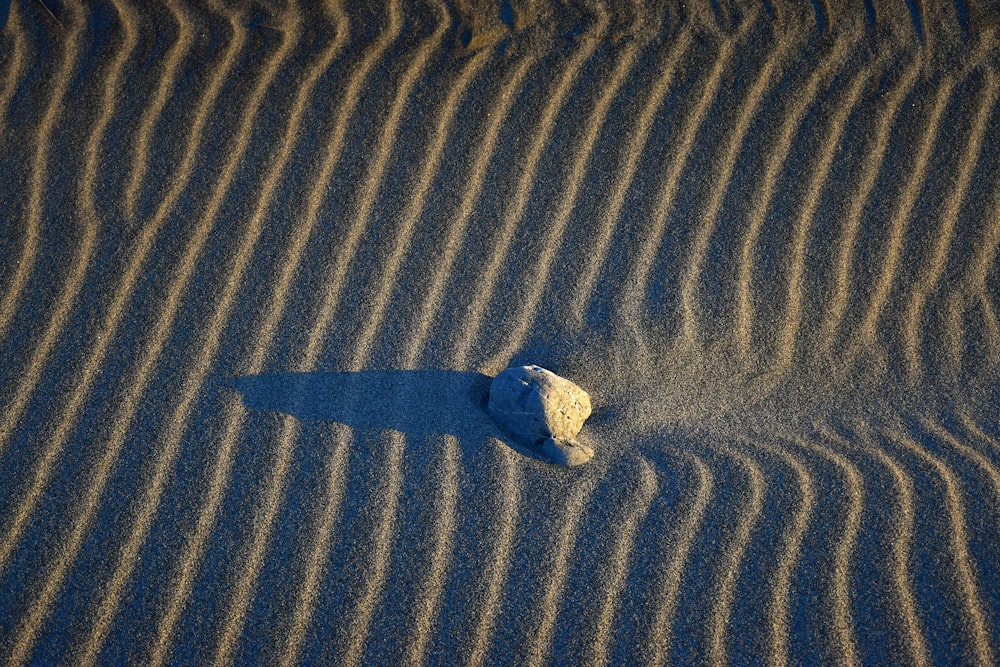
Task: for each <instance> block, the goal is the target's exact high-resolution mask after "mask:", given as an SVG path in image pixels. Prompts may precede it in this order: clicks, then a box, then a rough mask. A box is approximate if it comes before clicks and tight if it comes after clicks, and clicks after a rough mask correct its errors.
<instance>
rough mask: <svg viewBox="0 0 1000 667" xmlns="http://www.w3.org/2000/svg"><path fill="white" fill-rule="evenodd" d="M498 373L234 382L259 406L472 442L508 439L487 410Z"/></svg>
mask: <svg viewBox="0 0 1000 667" xmlns="http://www.w3.org/2000/svg"><path fill="white" fill-rule="evenodd" d="M491 380H492V378H491V377H489V376H488V375H483V374H482V373H473V372H463V371H446V370H382V371H359V372H356V373H283V374H277V375H250V376H246V377H241V378H238V379H237V380H235V382H234V383H233V385H234V386H235V387H236V389H238V390H239V391H240V392H241V393H242V394H243V402H244V403H245V404H246V405H247V407H250V408H253V409H255V410H271V411H275V412H283V413H285V414H289V415H292V416H294V417H297V418H299V419H308V420H319V421H332V422H339V423H342V424H346V425H348V426H350V427H352V428H356V429H360V430H365V431H367V430H376V429H393V430H397V431H401V432H403V433H406V434H408V435H412V436H417V437H426V436H431V435H436V434H448V435H454V436H456V437H458V438H459V439H461V440H462V441H463V442H465V443H467V444H472V443H475V444H479V443H481V442H483V441H484V440H485V439H486V438H489V437H493V438H498V439H501V440H504V441H505V442H507V441H508V440H509V437H507V436H506V435H505V433H504V431H503V430H502V429H500V427H499V426H497V425H496V424H495V423H494V422H493V420H491V419H490V417H489V415H488V414H487V413H486V401H487V398H488V396H489V387H490V382H491Z"/></svg>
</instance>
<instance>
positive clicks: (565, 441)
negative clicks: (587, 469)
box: [487, 366, 594, 466]
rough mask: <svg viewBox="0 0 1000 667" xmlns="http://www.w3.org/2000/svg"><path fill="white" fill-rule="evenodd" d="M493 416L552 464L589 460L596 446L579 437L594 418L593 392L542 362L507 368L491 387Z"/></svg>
mask: <svg viewBox="0 0 1000 667" xmlns="http://www.w3.org/2000/svg"><path fill="white" fill-rule="evenodd" d="M487 407H488V410H489V413H490V416H491V417H493V419H494V420H496V422H497V423H498V424H500V426H502V427H503V428H504V429H505V430H507V431H509V432H510V434H511V435H513V436H515V437H516V438H518V440H520V441H521V442H522V443H523V444H525V445H527V446H528V447H530V448H531V450H532V452H534V453H535V454H537V455H538V456H539V457H540V458H543V459H545V460H546V461H549V462H550V463H558V464H560V465H565V466H575V465H580V464H581V463H586V462H587V461H589V460H590V459H591V458H593V456H594V450H593V449H591V448H590V447H588V446H587V445H585V444H583V443H581V442H579V441H577V439H576V436H577V434H578V433H580V429H581V428H583V422H584V421H586V419H587V417H589V416H590V396H589V395H588V394H587V392H585V391H584V390H583V389H581V388H580V387H578V386H577V385H575V384H573V383H572V382H570V381H569V380H567V379H566V378H562V377H559V376H558V375H556V374H555V373H553V372H552V371H548V370H545V369H544V368H542V367H540V366H520V367H516V368H508V369H507V370H505V371H503V372H502V373H500V374H499V375H497V376H496V377H495V378H493V383H492V384H491V385H490V400H489V405H488V406H487Z"/></svg>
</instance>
